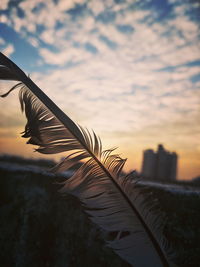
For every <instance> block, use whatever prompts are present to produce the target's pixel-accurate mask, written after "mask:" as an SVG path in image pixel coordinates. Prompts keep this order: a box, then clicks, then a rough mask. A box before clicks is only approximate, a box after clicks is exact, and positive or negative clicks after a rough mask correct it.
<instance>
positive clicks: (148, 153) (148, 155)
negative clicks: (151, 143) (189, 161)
mask: <svg viewBox="0 0 200 267" xmlns="http://www.w3.org/2000/svg"><path fill="white" fill-rule="evenodd" d="M176 172H177V154H176V153H175V152H172V153H171V152H169V151H167V150H165V149H164V147H163V145H161V144H160V145H158V149H157V151H156V152H154V151H153V150H152V149H147V150H145V151H144V154H143V162H142V176H143V177H145V178H149V179H153V180H159V181H174V180H176Z"/></svg>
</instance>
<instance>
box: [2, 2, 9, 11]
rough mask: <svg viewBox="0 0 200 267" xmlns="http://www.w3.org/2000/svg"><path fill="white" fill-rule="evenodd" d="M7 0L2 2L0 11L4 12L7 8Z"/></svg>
mask: <svg viewBox="0 0 200 267" xmlns="http://www.w3.org/2000/svg"><path fill="white" fill-rule="evenodd" d="M8 4H9V0H2V1H1V4H0V9H1V10H6V9H7V8H8Z"/></svg>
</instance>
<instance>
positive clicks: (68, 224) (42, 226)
mask: <svg viewBox="0 0 200 267" xmlns="http://www.w3.org/2000/svg"><path fill="white" fill-rule="evenodd" d="M0 161H1V160H0ZM1 162H3V161H1ZM21 163H22V162H21ZM25 164H27V163H26V162H25ZM45 164H46V163H45ZM41 166H42V165H41ZM0 177H1V178H0V266H5V267H11V266H12V267H13V266H17V267H24V266H29V267H47V266H48V267H67V266H70V267H73V266H74V267H78V266H81V267H82V266H90V267H93V266H94V267H98V266H99V267H100V266H101V267H102V266H103V267H104V266H105V267H107V266H108V267H109V266H110V267H118V266H119V267H120V266H124V267H126V266H129V265H128V264H127V263H125V262H124V261H122V260H121V259H120V258H119V257H118V256H117V255H115V254H114V252H112V250H110V249H109V248H107V247H106V246H105V243H104V241H103V235H105V233H103V232H101V231H100V230H99V229H97V228H96V226H95V225H94V224H92V223H91V222H90V221H89V219H88V218H87V216H86V215H85V214H84V212H83V209H82V207H81V206H80V202H79V201H78V200H77V199H75V198H74V197H72V196H69V195H67V196H65V197H63V196H61V195H60V194H59V193H58V189H59V185H58V184H56V183H55V182H56V181H57V180H62V179H63V177H56V176H53V175H48V174H45V173H41V174H38V173H34V172H32V171H27V170H21V171H20V170H16V171H15V170H13V169H12V170H11V169H10V170H9V169H5V168H2V167H0ZM150 191H151V192H152V195H153V197H155V198H157V199H158V201H159V203H160V206H161V209H162V210H163V211H164V212H165V213H166V214H167V219H166V226H165V236H166V238H167V239H168V240H169V241H170V243H171V244H172V247H173V250H174V251H175V253H176V258H177V265H178V266H181V267H189V266H191V267H198V266H199V262H200V212H199V207H200V194H195V193H194V194H175V193H173V192H169V191H166V190H164V189H161V188H153V187H152V188H150ZM144 256H145V255H144ZM150 267H151V266H150ZM152 267H156V266H152Z"/></svg>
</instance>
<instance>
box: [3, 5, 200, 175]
mask: <svg viewBox="0 0 200 267" xmlns="http://www.w3.org/2000/svg"><path fill="white" fill-rule="evenodd" d="M199 18H200V4H199V1H198V0H196V1H195V0H193V1H192V0H191V1H189V0H141V1H136V0H135V1H133V0H124V1H123V0H105V1H103V0H91V1H86V0H47V1H42V0H25V1H9V0H1V2H0V49H1V51H3V53H5V54H6V55H7V56H9V57H10V58H11V59H12V60H13V61H15V62H16V63H17V64H18V65H19V66H20V67H21V68H22V69H23V70H24V71H25V72H26V73H27V74H30V76H31V78H32V79H33V80H34V81H35V82H36V83H37V84H38V86H40V87H41V88H42V89H43V90H44V92H45V93H47V94H48V95H49V96H50V97H51V98H52V99H53V100H54V101H55V102H56V103H57V104H58V106H59V107H61V108H62V109H63V110H64V111H65V112H66V113H67V114H68V115H69V116H70V117H71V118H72V119H73V120H75V121H76V122H78V123H79V124H81V125H82V126H84V127H87V128H89V129H93V130H94V131H95V132H96V133H97V134H98V135H99V136H100V137H101V139H102V142H103V144H104V147H105V148H109V147H118V152H119V153H120V155H121V156H122V157H125V158H126V157H128V162H127V166H126V169H127V170H130V169H137V170H140V168H141V159H142V152H143V150H144V149H147V148H153V149H156V147H157V144H159V143H162V144H164V146H165V147H166V148H167V149H168V150H170V151H176V152H177V153H178V155H179V170H178V177H179V179H191V178H193V177H195V176H197V175H199V174H200V141H199V140H200V119H199V118H200V57H199V55H200V53H199V49H200V43H199V33H200V31H199V23H198V21H199ZM6 86H7V85H6ZM2 92H5V86H4V83H1V85H0V93H2ZM0 100H1V99H0ZM24 123H25V120H24V118H23V116H22V115H21V113H20V109H19V103H18V99H17V92H14V93H13V94H12V95H10V96H9V97H8V98H6V99H2V100H1V101H0V126H1V128H0V152H1V153H2V152H6V153H13V154H20V155H24V156H29V157H36V156H38V155H37V154H36V153H33V147H31V146H28V145H25V142H26V140H24V139H22V138H19V136H20V134H19V133H20V132H21V131H22V130H23V127H24ZM39 156H40V155H39ZM51 157H52V156H51ZM59 157H60V155H58V156H57V159H58V158H59Z"/></svg>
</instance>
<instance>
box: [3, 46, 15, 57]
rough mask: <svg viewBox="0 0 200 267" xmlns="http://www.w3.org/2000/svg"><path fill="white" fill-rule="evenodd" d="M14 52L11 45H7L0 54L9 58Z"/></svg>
mask: <svg viewBox="0 0 200 267" xmlns="http://www.w3.org/2000/svg"><path fill="white" fill-rule="evenodd" d="M14 51H15V48H14V46H13V45H12V44H7V45H6V46H3V49H2V53H3V54H5V55H6V56H7V57H10V56H11V55H12V54H13V53H14Z"/></svg>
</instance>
